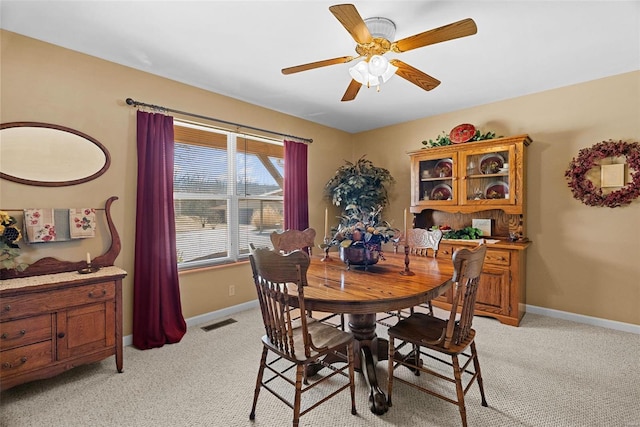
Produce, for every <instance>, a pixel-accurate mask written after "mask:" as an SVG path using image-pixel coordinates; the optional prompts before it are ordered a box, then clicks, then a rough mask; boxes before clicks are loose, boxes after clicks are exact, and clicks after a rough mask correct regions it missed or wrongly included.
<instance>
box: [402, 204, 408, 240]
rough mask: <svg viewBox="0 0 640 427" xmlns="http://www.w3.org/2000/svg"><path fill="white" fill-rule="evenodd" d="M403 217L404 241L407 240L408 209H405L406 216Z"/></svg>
mask: <svg viewBox="0 0 640 427" xmlns="http://www.w3.org/2000/svg"><path fill="white" fill-rule="evenodd" d="M402 217H403V219H404V239H405V240H407V208H405V209H404V215H403V216H402Z"/></svg>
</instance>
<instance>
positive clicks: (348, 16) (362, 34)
mask: <svg viewBox="0 0 640 427" xmlns="http://www.w3.org/2000/svg"><path fill="white" fill-rule="evenodd" d="M329 10H330V11H331V13H333V16H335V17H336V19H337V20H338V21H340V23H341V24H342V26H343V27H344V28H345V29H346V30H347V31H348V32H349V34H351V37H353V39H354V40H355V41H356V43H359V44H366V43H371V42H372V41H373V37H371V33H370V32H369V29H368V28H367V24H365V23H364V20H363V19H362V17H361V16H360V14H359V13H358V10H357V9H356V7H355V6H354V5H352V4H337V5H334V6H331V7H330V8H329Z"/></svg>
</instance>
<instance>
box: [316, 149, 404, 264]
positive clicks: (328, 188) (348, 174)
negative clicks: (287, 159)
mask: <svg viewBox="0 0 640 427" xmlns="http://www.w3.org/2000/svg"><path fill="white" fill-rule="evenodd" d="M394 182H395V180H394V178H393V177H392V176H391V173H390V172H389V171H388V170H387V169H385V168H381V167H377V166H375V165H374V164H373V163H372V162H371V161H370V160H367V159H365V156H362V157H361V158H360V159H358V161H356V162H355V163H352V162H349V161H346V162H345V164H344V165H342V166H341V167H340V168H338V170H337V171H336V173H335V174H334V176H333V177H332V178H331V179H330V180H329V181H328V182H327V184H326V185H325V195H326V196H327V197H328V198H330V199H331V201H332V203H333V204H334V205H336V206H340V207H343V210H342V215H341V217H340V223H339V224H338V226H337V227H336V228H332V231H333V232H334V233H333V235H332V236H330V237H329V241H328V242H326V244H328V245H329V246H339V250H340V258H341V259H342V260H343V261H344V262H345V263H346V264H347V267H349V265H350V264H357V265H364V266H365V268H366V266H367V265H370V264H375V263H377V262H378V259H379V258H380V256H381V254H382V243H386V242H388V241H389V239H391V237H393V236H394V234H395V233H396V232H397V230H395V229H393V228H391V226H390V225H389V223H388V222H387V221H384V220H383V219H382V217H381V211H382V209H383V208H384V207H385V206H387V205H388V204H389V195H388V189H389V187H390V186H391V185H392V184H393V183H394Z"/></svg>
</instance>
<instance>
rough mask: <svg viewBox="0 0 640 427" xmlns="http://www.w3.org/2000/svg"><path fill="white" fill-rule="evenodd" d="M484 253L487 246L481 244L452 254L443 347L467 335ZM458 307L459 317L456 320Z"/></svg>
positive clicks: (456, 342) (471, 319) (470, 324)
mask: <svg viewBox="0 0 640 427" xmlns="http://www.w3.org/2000/svg"><path fill="white" fill-rule="evenodd" d="M486 253H487V246H486V245H484V244H481V245H479V246H478V247H476V248H475V249H473V250H469V249H466V248H465V249H460V250H457V251H456V252H454V254H453V268H454V273H453V278H452V281H453V283H454V290H453V302H452V305H451V313H450V314H449V321H448V323H447V330H446V335H445V342H444V347H445V348H448V347H449V345H450V344H451V343H452V342H453V343H454V344H459V343H460V342H462V341H464V340H465V339H466V338H467V337H468V336H469V332H470V331H471V326H472V323H473V313H474V309H475V303H476V296H477V295H478V284H479V282H480V274H481V273H482V266H483V265H484V258H485V255H486ZM459 307H460V318H459V320H457V321H456V317H457V312H458V308H459Z"/></svg>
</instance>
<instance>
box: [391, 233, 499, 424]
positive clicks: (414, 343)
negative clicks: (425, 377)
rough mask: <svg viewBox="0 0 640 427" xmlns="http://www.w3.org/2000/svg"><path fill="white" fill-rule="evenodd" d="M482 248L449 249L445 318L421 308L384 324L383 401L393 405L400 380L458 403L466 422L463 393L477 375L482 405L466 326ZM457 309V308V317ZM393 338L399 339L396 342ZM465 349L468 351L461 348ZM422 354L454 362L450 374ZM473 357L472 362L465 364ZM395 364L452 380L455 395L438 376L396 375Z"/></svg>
mask: <svg viewBox="0 0 640 427" xmlns="http://www.w3.org/2000/svg"><path fill="white" fill-rule="evenodd" d="M486 252H487V247H486V245H484V244H481V245H479V246H478V247H476V248H475V249H473V250H470V249H460V250H458V251H456V252H455V253H454V254H453V267H454V273H453V278H452V281H453V303H452V306H451V311H450V313H449V316H448V318H446V319H440V318H438V317H435V316H430V315H428V314H425V313H414V314H412V315H411V316H409V317H408V318H406V319H403V320H401V321H399V322H398V323H397V324H396V325H395V326H393V327H391V328H389V329H388V331H387V332H388V334H389V366H388V369H389V382H388V390H387V392H388V394H387V401H388V404H389V406H391V405H392V399H391V396H392V393H393V383H394V381H400V382H402V383H405V384H408V385H410V386H412V387H414V388H416V389H418V390H420V391H423V392H425V393H428V394H431V395H433V396H436V397H438V398H440V399H443V400H446V401H447V402H450V403H453V404H456V405H458V410H459V412H460V416H461V417H462V425H463V426H465V427H466V425H467V415H466V408H465V403H464V396H465V394H466V393H467V391H469V389H470V388H471V385H472V384H473V382H474V381H477V383H478V387H479V388H480V397H481V399H482V400H481V402H482V406H487V400H486V398H485V395H484V387H483V384H482V375H481V373H480V362H479V361H478V353H477V351H476V345H475V341H474V339H475V335H476V331H475V330H474V329H473V328H472V327H471V325H472V322H473V313H474V305H475V301H476V295H477V291H478V283H479V281H480V273H481V271H482V266H483V264H484V258H485V254H486ZM458 312H460V314H459V318H458V319H457V317H458ZM396 340H399V341H400V345H398V346H396V345H395V341H396ZM406 345H410V346H411V347H412V350H411V352H410V353H409V354H408V355H406V356H400V354H399V353H398V350H400V349H402V348H403V347H404V346H406ZM467 349H470V350H471V351H470V352H467V353H465V351H467ZM438 355H446V356H450V357H451V361H450V362H449V361H446V360H444V359H441V358H440V357H438ZM421 356H425V357H428V359H427V360H429V361H431V360H433V361H434V362H433V363H444V364H446V365H449V366H450V367H453V375H452V376H451V375H445V374H443V373H442V371H440V372H438V371H436V370H435V368H433V369H432V368H430V366H431V365H430V364H427V363H423V361H422V360H421ZM461 361H462V362H464V364H463V365H462V366H461V365H460V363H461ZM472 363H473V368H472V367H471V366H470V365H471V364H472ZM400 366H405V367H407V368H409V369H410V370H412V371H413V372H414V373H415V374H416V376H419V375H420V373H422V372H424V373H426V374H429V375H433V376H435V377H437V378H439V379H441V380H444V381H447V382H449V383H453V384H455V391H456V393H455V395H456V397H452V393H449V395H445V394H442V393H443V389H442V383H441V382H438V381H436V382H425V381H419V380H418V379H416V380H415V381H409V379H407V377H406V376H402V377H401V376H397V375H396V373H395V370H396V369H397V368H399V367H400ZM469 376H470V378H469ZM465 381H466V384H465V383H464V382H465Z"/></svg>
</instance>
